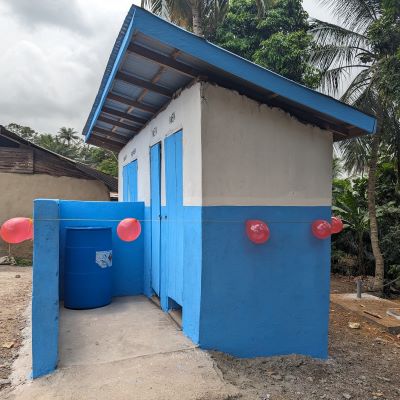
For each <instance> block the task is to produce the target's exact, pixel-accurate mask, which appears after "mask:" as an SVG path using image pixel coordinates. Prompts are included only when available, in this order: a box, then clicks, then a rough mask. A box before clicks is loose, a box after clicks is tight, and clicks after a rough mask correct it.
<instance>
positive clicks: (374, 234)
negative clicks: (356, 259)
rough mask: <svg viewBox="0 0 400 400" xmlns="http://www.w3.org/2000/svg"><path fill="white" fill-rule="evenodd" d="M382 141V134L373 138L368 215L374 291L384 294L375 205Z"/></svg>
mask: <svg viewBox="0 0 400 400" xmlns="http://www.w3.org/2000/svg"><path fill="white" fill-rule="evenodd" d="M380 139H381V137H380V132H377V133H376V134H375V135H374V136H373V139H372V145H371V159H370V163H369V171H368V213H369V227H370V235H371V246H372V252H373V253H374V257H375V280H374V290H376V291H379V292H382V291H383V281H384V274H385V269H384V261H383V256H382V253H381V249H380V248H379V236H378V221H377V219H376V204H375V186H376V185H375V184H376V168H377V164H378V153H379V143H380Z"/></svg>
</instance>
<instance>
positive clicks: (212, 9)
mask: <svg viewBox="0 0 400 400" xmlns="http://www.w3.org/2000/svg"><path fill="white" fill-rule="evenodd" d="M255 2H256V4H257V8H258V10H259V15H260V16H263V15H264V14H265V12H266V10H267V9H268V8H269V7H271V5H273V4H274V3H275V2H276V0H255ZM141 6H142V7H143V8H146V9H148V10H150V11H151V12H153V13H154V14H157V15H160V16H161V17H163V18H164V19H167V20H169V21H171V22H173V23H175V24H177V25H180V26H182V27H184V28H186V29H192V30H193V32H194V33H195V34H196V35H198V36H204V35H205V34H206V33H209V32H208V31H213V30H215V29H216V28H217V26H218V24H219V23H221V22H222V21H223V19H224V17H225V15H226V13H227V11H228V7H229V0H142V1H141Z"/></svg>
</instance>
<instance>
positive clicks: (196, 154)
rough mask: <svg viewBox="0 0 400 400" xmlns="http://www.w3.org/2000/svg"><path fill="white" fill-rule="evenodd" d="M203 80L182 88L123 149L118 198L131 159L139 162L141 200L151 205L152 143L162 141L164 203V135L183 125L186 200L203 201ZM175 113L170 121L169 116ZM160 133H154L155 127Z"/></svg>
mask: <svg viewBox="0 0 400 400" xmlns="http://www.w3.org/2000/svg"><path fill="white" fill-rule="evenodd" d="M200 87H201V84H200V83H196V84H194V85H193V86H191V87H190V88H188V89H185V90H183V91H182V93H181V94H180V96H179V97H178V98H176V99H174V100H172V101H171V102H170V103H169V105H168V106H167V107H166V108H165V109H164V110H163V111H162V112H160V113H159V114H158V115H157V116H156V117H155V118H154V119H153V120H152V121H150V122H149V124H148V125H147V126H145V127H144V128H143V129H142V130H141V131H140V133H139V134H137V135H136V136H135V137H134V138H133V139H132V140H130V141H129V142H128V143H127V144H126V146H125V147H124V148H123V149H122V150H121V151H120V153H119V156H118V164H119V180H118V182H119V198H120V199H121V200H122V198H123V196H122V189H123V178H122V170H123V166H124V165H126V164H128V163H130V162H131V161H134V160H137V163H138V201H144V202H145V205H146V206H149V205H150V147H151V146H152V145H154V144H156V143H158V142H160V141H162V145H161V149H162V150H161V151H162V153H161V166H162V167H161V204H162V205H165V165H164V160H165V155H164V143H163V141H164V139H165V138H166V137H167V136H169V135H171V134H173V133H175V132H177V131H179V130H180V129H183V135H182V136H183V137H182V141H183V204H184V205H201V198H202V192H201V101H200ZM173 113H175V118H174V120H173V121H172V122H171V121H170V117H171V115H172V114H173ZM155 128H156V129H157V134H156V135H155V136H153V132H154V129H155Z"/></svg>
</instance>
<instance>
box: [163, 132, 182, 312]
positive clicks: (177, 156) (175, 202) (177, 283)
mask: <svg viewBox="0 0 400 400" xmlns="http://www.w3.org/2000/svg"><path fill="white" fill-rule="evenodd" d="M182 172H183V171H182V131H179V132H177V133H175V134H174V135H171V136H169V137H168V138H167V139H165V190H166V217H167V218H166V219H164V222H165V223H166V224H167V225H166V226H167V232H168V233H167V235H166V237H165V240H166V245H165V246H163V248H165V249H166V264H167V265H166V267H167V271H168V275H167V296H168V297H169V298H171V299H173V300H174V301H176V302H177V303H178V304H180V305H182V302H183V182H182V179H183V173H182ZM161 240H164V237H162V239H161Z"/></svg>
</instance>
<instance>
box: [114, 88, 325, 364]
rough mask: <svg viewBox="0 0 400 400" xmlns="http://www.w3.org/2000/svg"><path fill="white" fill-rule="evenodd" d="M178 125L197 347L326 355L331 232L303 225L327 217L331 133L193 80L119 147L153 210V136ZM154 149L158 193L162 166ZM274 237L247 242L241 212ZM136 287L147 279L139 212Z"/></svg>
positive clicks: (187, 326) (189, 320)
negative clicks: (134, 164) (140, 264)
mask: <svg viewBox="0 0 400 400" xmlns="http://www.w3.org/2000/svg"><path fill="white" fill-rule="evenodd" d="M180 129H182V130H183V205H184V210H185V217H184V221H182V229H184V241H185V243H184V246H183V251H184V255H183V256H184V263H185V265H184V268H185V270H184V293H183V298H184V300H183V330H184V332H185V333H186V334H187V335H188V336H189V337H190V338H191V339H192V340H193V341H194V342H196V343H199V344H200V346H202V347H204V348H211V349H218V350H221V351H226V352H228V353H231V354H234V355H238V356H261V355H272V354H288V353H300V354H307V355H312V356H317V357H326V356H327V334H328V314H329V313H328V311H329V309H328V306H329V266H330V241H329V240H325V241H321V240H318V239H316V238H314V237H313V236H312V235H311V223H312V221H314V220H315V219H318V218H323V219H328V220H329V219H330V213H331V211H330V206H331V159H332V134H331V133H330V132H327V131H323V130H320V129H319V128H316V127H313V126H310V125H305V124H302V123H300V122H299V121H297V120H296V119H295V118H292V117H291V116H290V115H288V114H287V113H285V112H283V111H282V110H280V109H271V108H269V107H267V106H266V105H260V104H259V103H257V102H255V101H253V100H250V99H248V98H246V97H245V96H241V95H239V94H238V93H236V92H233V91H230V90H227V89H223V88H220V87H217V86H213V85H211V84H208V83H196V84H195V85H193V86H192V87H190V88H188V89H185V90H183V91H182V93H181V94H180V96H178V97H177V98H176V99H174V100H172V101H171V103H170V104H169V105H168V106H167V107H166V108H165V110H164V111H162V112H161V113H159V114H158V115H157V116H156V117H155V118H154V119H153V120H152V121H151V122H150V123H149V124H148V125H147V126H146V127H145V128H144V129H143V130H142V131H141V132H140V133H139V134H138V135H137V136H136V137H135V138H133V139H132V140H131V141H130V142H129V143H128V144H127V145H126V146H125V147H124V149H122V151H121V152H120V155H119V165H120V174H121V175H120V180H119V182H120V191H122V187H123V181H122V180H123V178H122V167H123V166H124V165H125V164H127V163H129V162H131V161H133V160H135V159H137V160H138V201H144V202H145V220H148V219H149V206H150V160H149V148H150V147H151V146H152V145H153V144H155V143H157V142H160V141H161V142H163V140H164V139H165V137H167V136H168V135H170V134H173V133H175V132H177V131H178V130H180ZM162 151H164V146H162ZM164 160H165V157H164V153H162V184H161V186H162V187H161V197H162V205H163V206H165V176H164V175H165V168H164ZM251 218H253V219H262V220H265V221H266V222H267V223H268V225H269V227H270V229H271V238H270V240H269V241H268V242H267V243H266V244H264V245H254V244H253V243H251V242H250V241H249V240H248V239H247V237H246V235H245V229H244V225H245V221H246V220H247V219H251ZM144 225H145V232H144V233H145V235H144V237H145V267H144V270H145V272H144V275H145V278H144V281H145V282H144V291H145V294H147V295H151V288H150V268H151V258H150V237H151V232H150V229H149V224H147V223H145V224H144Z"/></svg>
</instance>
